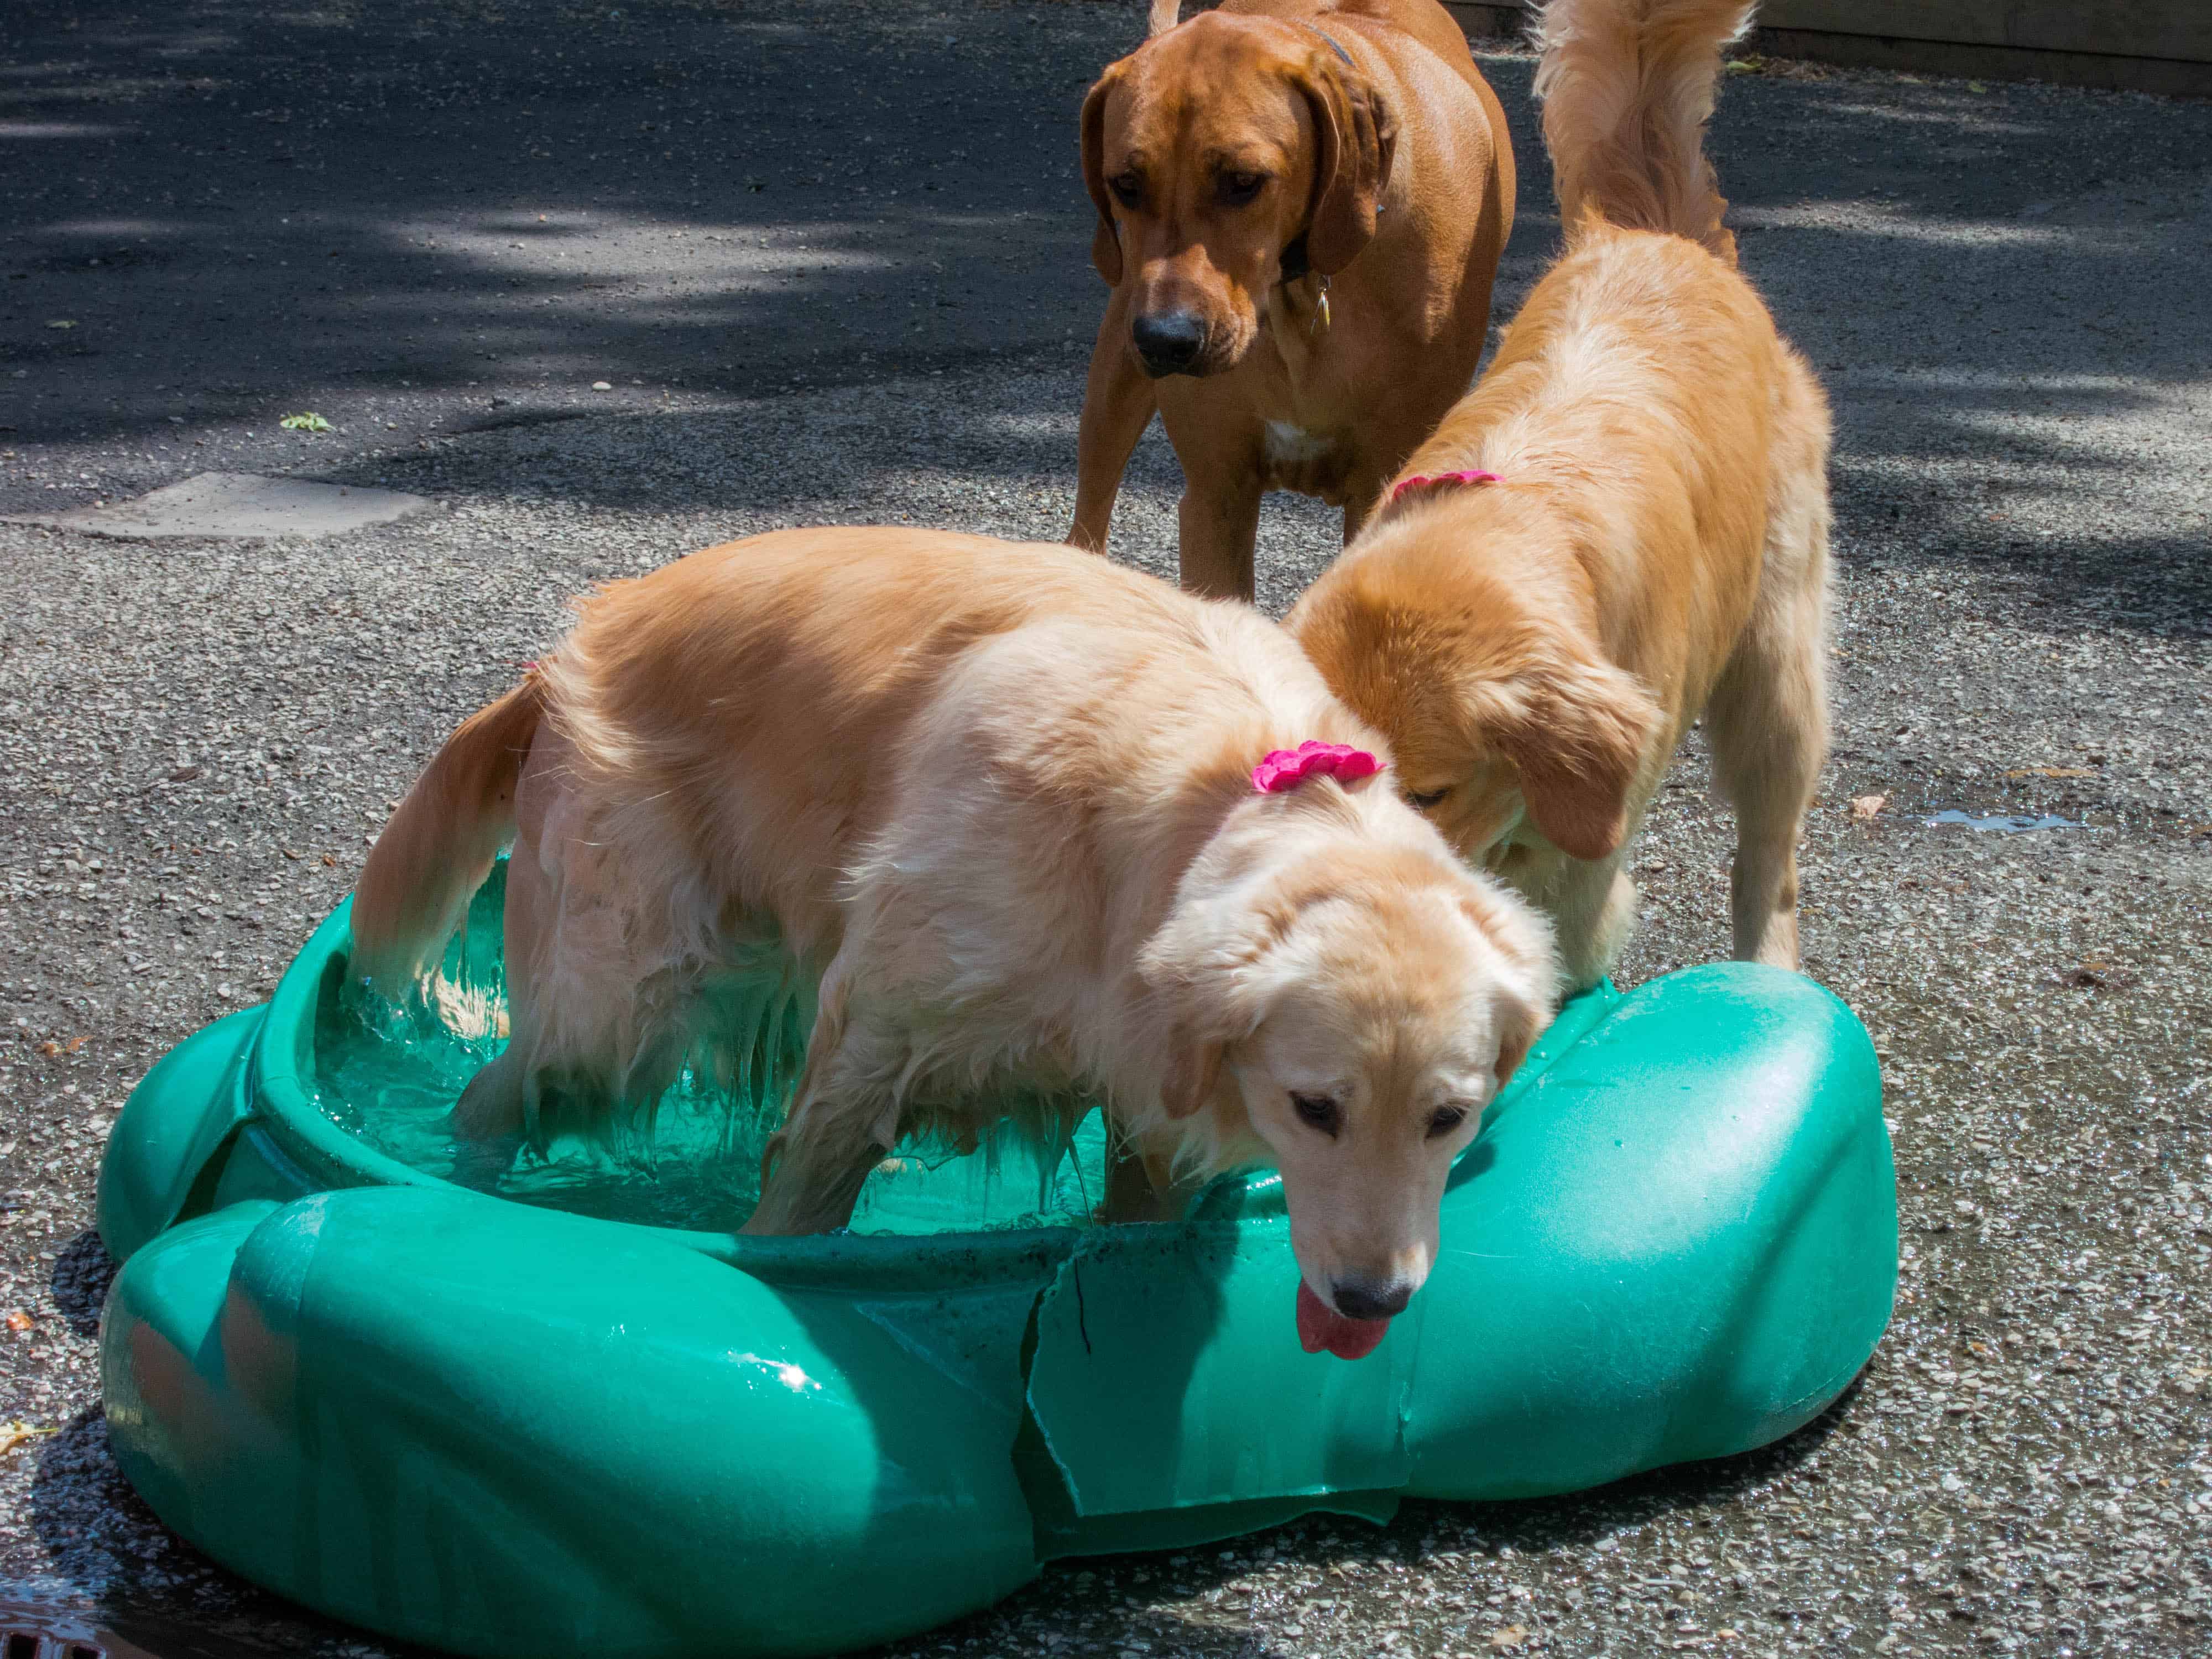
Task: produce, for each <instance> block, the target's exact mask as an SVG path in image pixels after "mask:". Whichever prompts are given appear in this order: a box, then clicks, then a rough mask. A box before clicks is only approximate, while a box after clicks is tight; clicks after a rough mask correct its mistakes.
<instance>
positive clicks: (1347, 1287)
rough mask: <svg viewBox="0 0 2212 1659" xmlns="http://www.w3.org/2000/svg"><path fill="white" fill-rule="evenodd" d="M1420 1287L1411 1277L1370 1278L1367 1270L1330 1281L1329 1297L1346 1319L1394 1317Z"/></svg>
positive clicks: (1341, 1274) (1340, 1276) (1401, 1310)
mask: <svg viewBox="0 0 2212 1659" xmlns="http://www.w3.org/2000/svg"><path fill="white" fill-rule="evenodd" d="M1419 1288H1420V1285H1419V1283H1418V1282H1416V1281H1415V1280H1413V1279H1370V1278H1368V1277H1367V1276H1366V1275H1365V1274H1364V1273H1340V1274H1338V1275H1337V1276H1336V1277H1335V1278H1334V1279H1331V1280H1330V1281H1329V1286H1328V1295H1329V1300H1330V1301H1332V1302H1334V1303H1335V1304H1336V1310H1337V1312H1339V1313H1340V1314H1342V1315H1343V1316H1345V1317H1346V1319H1395V1318H1396V1317H1397V1316H1399V1315H1400V1314H1401V1313H1403V1312H1405V1311H1406V1304H1407V1303H1408V1302H1411V1301H1412V1300H1413V1292H1414V1291H1417V1290H1419Z"/></svg>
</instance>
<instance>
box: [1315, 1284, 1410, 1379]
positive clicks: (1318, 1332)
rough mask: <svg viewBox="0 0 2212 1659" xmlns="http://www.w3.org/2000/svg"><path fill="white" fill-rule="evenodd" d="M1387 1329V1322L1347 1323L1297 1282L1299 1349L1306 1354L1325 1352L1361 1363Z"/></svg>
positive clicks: (1365, 1321) (1373, 1350) (1369, 1320)
mask: <svg viewBox="0 0 2212 1659" xmlns="http://www.w3.org/2000/svg"><path fill="white" fill-rule="evenodd" d="M1389 1329H1390V1322H1389V1320H1387V1319H1346V1317H1345V1316H1343V1315H1342V1314H1340V1313H1338V1312H1336V1311H1334V1310H1333V1309H1331V1308H1330V1307H1329V1305H1328V1304H1327V1303H1326V1302H1323V1301H1322V1299H1321V1298H1320V1297H1317V1296H1316V1295H1315V1294H1314V1293H1313V1292H1312V1291H1310V1290H1309V1289H1308V1288H1307V1287H1306V1282H1305V1280H1304V1279H1300V1280H1299V1281H1298V1346H1300V1347H1302V1348H1304V1350H1305V1351H1306V1352H1308V1353H1319V1352H1321V1351H1322V1349H1323V1348H1327V1349H1328V1351H1329V1352H1331V1353H1333V1354H1334V1355H1335V1356H1336V1357H1337V1358H1339V1359H1364V1358H1366V1357H1367V1356H1368V1355H1369V1354H1370V1353H1373V1352H1375V1345H1376V1343H1378V1342H1380V1341H1381V1340H1383V1337H1384V1335H1385V1334H1387V1333H1388V1332H1389Z"/></svg>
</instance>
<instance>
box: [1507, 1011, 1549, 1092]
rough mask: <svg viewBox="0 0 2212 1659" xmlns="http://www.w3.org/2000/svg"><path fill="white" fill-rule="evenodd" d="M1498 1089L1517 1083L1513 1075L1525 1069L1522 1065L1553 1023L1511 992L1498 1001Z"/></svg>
mask: <svg viewBox="0 0 2212 1659" xmlns="http://www.w3.org/2000/svg"><path fill="white" fill-rule="evenodd" d="M1497 1012H1498V1063H1497V1065H1496V1066H1495V1068H1494V1069H1495V1070H1496V1072H1497V1073H1498V1087H1499V1088H1500V1089H1503V1088H1504V1086H1505V1085H1507V1084H1509V1083H1510V1082H1511V1081H1512V1080H1513V1073H1516V1072H1517V1071H1519V1070H1520V1069H1521V1062H1522V1060H1526V1059H1528V1050H1529V1049H1530V1048H1534V1046H1535V1042H1536V1039H1537V1038H1538V1037H1539V1036H1541V1035H1542V1034H1543V1030H1544V1028H1545V1027H1546V1026H1547V1025H1548V1024H1551V1021H1550V1020H1549V1019H1547V1018H1545V1016H1544V1015H1543V1014H1542V1013H1541V1012H1539V1011H1538V1010H1537V1009H1534V1008H1532V1007H1531V1006H1529V1005H1528V1004H1527V1003H1526V1002H1523V1001H1522V1000H1521V999H1520V998H1519V997H1517V996H1516V995H1514V994H1513V993H1511V992H1510V991H1508V992H1505V993H1504V994H1501V995H1500V996H1499V997H1498V1006H1497Z"/></svg>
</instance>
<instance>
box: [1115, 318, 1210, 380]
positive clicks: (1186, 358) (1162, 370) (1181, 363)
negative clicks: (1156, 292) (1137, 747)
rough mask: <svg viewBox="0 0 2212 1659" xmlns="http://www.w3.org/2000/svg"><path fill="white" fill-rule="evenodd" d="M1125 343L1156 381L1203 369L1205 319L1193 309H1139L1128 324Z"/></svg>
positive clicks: (1203, 371) (1200, 372)
mask: <svg viewBox="0 0 2212 1659" xmlns="http://www.w3.org/2000/svg"><path fill="white" fill-rule="evenodd" d="M1129 343H1131V344H1132V345H1133V346H1134V347H1135V348H1136V351H1137V361H1138V362H1140V363H1142V364H1143V365H1144V366H1145V373H1146V374H1149V375H1151V376H1152V378H1153V379H1154V380H1165V379H1166V378H1167V377H1168V376H1169V375H1170V374H1204V373H1205V372H1206V370H1205V368H1203V367H1202V366H1201V359H1202V358H1203V357H1204V356H1205V353H1206V319H1205V318H1203V317H1201V316H1200V315H1199V314H1198V313H1196V312H1194V311H1148V312H1140V313H1138V315H1137V317H1136V319H1134V320H1133V321H1132V322H1131V323H1130V325H1129Z"/></svg>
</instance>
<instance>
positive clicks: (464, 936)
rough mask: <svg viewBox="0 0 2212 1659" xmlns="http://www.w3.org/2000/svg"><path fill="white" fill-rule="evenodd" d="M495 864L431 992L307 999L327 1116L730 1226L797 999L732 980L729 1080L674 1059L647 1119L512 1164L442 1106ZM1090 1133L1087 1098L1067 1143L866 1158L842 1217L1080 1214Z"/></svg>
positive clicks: (872, 1220)
mask: <svg viewBox="0 0 2212 1659" xmlns="http://www.w3.org/2000/svg"><path fill="white" fill-rule="evenodd" d="M506 871H507V866H506V865H505V863H504V862H501V864H500V865H499V866H497V867H496V868H495V870H494V872H493V874H492V878H491V879H490V880H489V881H488V882H487V883H485V884H484V887H483V890H482V891H481V892H479V893H478V894H477V896H476V899H475V901H474V902H473V903H472V904H471V907H470V910H469V916H468V921H467V923H466V925H465V927H463V928H462V930H461V931H460V932H459V933H458V934H457V935H456V936H455V938H454V940H453V944H452V945H450V946H449V947H448V949H447V953H446V961H445V966H444V969H443V971H442V973H441V976H440V981H439V992H438V994H437V996H436V997H435V999H433V1000H431V1002H430V1003H429V1004H428V1005H426V1006H422V1007H418V1008H415V1009H412V1010H403V1009H400V1008H398V1007H395V1006H392V1005H391V1004H389V1003H386V1002H382V1001H380V1000H373V999H370V998H369V997H368V996H367V995H366V994H362V993H360V992H357V991H356V990H354V989H353V988H351V987H347V986H346V985H345V984H344V983H343V981H342V979H341V978H340V977H339V976H338V975H331V976H330V977H329V978H327V979H326V980H325V981H324V986H323V994H322V998H321V1001H320V1004H319V1006H318V1008H317V1010H316V1022H315V1066H314V1072H313V1078H314V1092H315V1098H316V1103H317V1104H318V1105H319V1107H320V1108H321V1109H322V1110H323V1112H324V1113H325V1115H328V1116H329V1117H330V1118H331V1121H334V1122H336V1123H337V1124H338V1125H339V1126H340V1127H343V1129H345V1130H346V1131H347V1132H348V1133H351V1134H354V1135H357V1136H359V1137H360V1138H361V1139H363V1140H365V1141H367V1142H368V1144H369V1145H371V1146H374V1147H375V1148H376V1149H377V1150H378V1151H379V1152H383V1153H385V1154H386V1156H388V1157H391V1158H396V1159H398V1161H399V1162H401V1163H403V1164H407V1165H409V1166H410V1167H411V1168H413V1169H416V1170H422V1172H423V1173H424V1174H426V1175H433V1176H441V1177H442V1178H444V1179H447V1180H452V1181H458V1182H461V1183H462V1184H464V1185H467V1186H471V1187H475V1188H479V1189H481V1190H483V1191H486V1192H489V1193H494V1194H497V1195H498V1196H500V1197H501V1198H508V1199H513V1200H516V1201H517V1202H520V1203H524V1204H538V1205H543V1206H547V1207H549V1208H552V1209H559V1210H571V1211H575V1212H579V1213H581V1214H586V1215H595V1216H600V1217H604V1218H607V1219H610V1220H616V1221H631V1222H640V1223H643V1224H645V1225H651V1226H659V1227H678V1228H690V1229H696V1230H699V1231H709V1232H727V1231H732V1230H733V1229H734V1228H736V1227H737V1226H738V1225H741V1224H742V1223H743V1222H744V1219H745V1218H746V1217H747V1216H749V1215H750V1214H751V1213H752V1210H753V1206H754V1204H755V1203H756V1202H757V1200H758V1199H759V1197H760V1159H761V1149H762V1147H763V1146H764V1145H765V1144H766V1142H767V1140H768V1138H769V1135H770V1134H772V1133H774V1132H775V1127H776V1126H777V1125H778V1124H779V1123H781V1121H782V1119H783V1114H784V1109H785V1107H786V1105H787V1103H788V1099H789V1094H790V1089H791V1085H792V1083H793V1080H794V1079H796V1077H797V1075H798V1071H799V1062H800V1060H801V1058H802V1056H803V1054H804V1053H805V1021H806V1019H807V1018H809V1017H811V1009H810V1008H808V1007H805V1006H800V1004H801V1000H800V999H795V998H793V997H792V996H790V995H789V994H787V993H786V992H783V991H782V990H781V987H779V986H778V984H777V983H776V978H777V976H776V975H774V974H773V973H769V974H764V975H763V976H762V978H761V979H760V981H758V982H757V983H752V984H747V985H743V986H740V987H738V989H737V991H736V993H735V995H734V999H733V1000H734V1006H733V1007H732V1021H731V1029H732V1030H736V1031H740V1032H742V1033H744V1041H743V1042H739V1043H738V1045H737V1046H738V1061H737V1065H736V1082H735V1085H734V1086H732V1087H728V1088H725V1087H722V1086H719V1085H713V1084H709V1083H708V1081H706V1080H705V1079H702V1078H701V1077H700V1076H699V1075H697V1074H696V1073H694V1072H692V1071H690V1070H687V1071H686V1072H685V1073H684V1075H683V1076H682V1077H681V1078H680V1079H678V1081H677V1083H676V1085H674V1086H673V1087H672V1088H671V1089H670V1090H669V1091H668V1092H667V1093H666V1094H665V1096H663V1097H662V1098H661V1100H660V1102H659V1107H658V1109H656V1111H655V1112H654V1113H653V1115H652V1119H651V1121H650V1123H649V1124H646V1125H641V1126H639V1127H635V1128H631V1129H627V1130H623V1131H621V1132H618V1133H617V1134H616V1135H615V1136H614V1137H612V1138H611V1139H610V1140H608V1141H606V1142H605V1143H602V1142H599V1141H594V1140H590V1139H584V1138H581V1137H573V1136H572V1137H568V1138H564V1139H558V1140H556V1141H555V1142H553V1143H552V1145H551V1146H549V1147H547V1148H546V1149H545V1151H544V1152H542V1153H541V1152H535V1151H532V1150H531V1149H529V1148H525V1149H524V1150H523V1151H522V1152H520V1154H519V1155H517V1156H516V1157H515V1158H513V1161H512V1162H511V1163H505V1162H503V1161H499V1160H494V1159H490V1158H485V1157H484V1156H483V1155H482V1154H481V1153H480V1152H477V1150H476V1149H474V1148H472V1147H470V1146H465V1145H464V1144H462V1143H459V1142H457V1141H456V1139H454V1137H453V1134H452V1133H451V1132H450V1131H449V1130H448V1128H447V1113H448V1112H450V1111H451V1110H452V1109H453V1103H454V1101H456V1100H457V1099H459V1097H460V1092H461V1090H462V1089H463V1088H464V1087H465V1085H467V1083H468V1080H469V1079H471V1077H473V1076H474V1075H475V1074H476V1073H477V1069H478V1068H479V1067H480V1066H483V1065H484V1064H485V1063H486V1062H487V1061H489V1060H491V1059H492V1057H493V1056H495V1054H498V1053H499V1052H500V1050H501V1048H503V1047H505V1046H506V1036H505V1026H506V1006H505V1001H504V984H503V980H502V976H501V964H500V915H501V905H502V902H503V901H504V898H505V887H506V880H505V878H506ZM1104 1151H1105V1148H1104V1134H1103V1127H1102V1124H1101V1121H1100V1117H1099V1114H1098V1113H1097V1111H1095V1110H1093V1111H1091V1112H1090V1113H1088V1114H1087V1115H1085V1117H1084V1118H1083V1120H1082V1121H1081V1123H1080V1125H1079V1127H1078V1128H1077V1131H1076V1133H1075V1138H1074V1141H1073V1145H1072V1146H1070V1147H1068V1148H1067V1149H1066V1152H1063V1153H1061V1154H1060V1155H1059V1156H1058V1157H1057V1158H1053V1157H1051V1156H1050V1155H1047V1156H1046V1157H1044V1158H1039V1157H1037V1156H1036V1155H1034V1154H1032V1153H1030V1152H1029V1151H1028V1150H1027V1149H1026V1148H1025V1147H1024V1146H1023V1145H1021V1144H1020V1142H1019V1140H1018V1138H1017V1137H1015V1136H1012V1135H1006V1136H1001V1137H1000V1139H999V1142H998V1144H997V1145H996V1146H994V1147H986V1148H985V1149H983V1150H981V1151H978V1152H973V1153H969V1154H968V1155H966V1156H961V1155H958V1154H957V1153H955V1152H949V1151H947V1150H946V1149H945V1148H942V1147H936V1146H902V1147H900V1148H899V1149H898V1150H897V1152H896V1153H895V1154H894V1155H893V1156H892V1157H890V1158H886V1159H885V1160H884V1163H883V1164H881V1165H880V1166H879V1167H878V1169H877V1170H876V1173H875V1174H874V1175H873V1176H871V1177H870V1178H869V1180H868V1183H867V1185H866V1187H865V1188H862V1189H861V1193H860V1203H859V1204H858V1206H856V1207H855V1208H854V1212H853V1231H855V1232H890V1233H922V1232H942V1231H970V1230H976V1229H1000V1228H1012V1227H1036V1226H1068V1225H1080V1224H1082V1223H1083V1222H1084V1221H1085V1220H1086V1219H1087V1218H1088V1217H1089V1215H1090V1214H1091V1211H1092V1209H1093V1208H1094V1206H1097V1204H1098V1203H1099V1202H1101V1201H1102V1200H1103V1197H1104V1194H1105V1187H1104V1176H1103V1170H1104Z"/></svg>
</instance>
